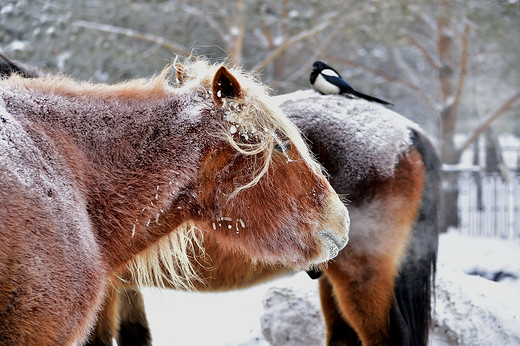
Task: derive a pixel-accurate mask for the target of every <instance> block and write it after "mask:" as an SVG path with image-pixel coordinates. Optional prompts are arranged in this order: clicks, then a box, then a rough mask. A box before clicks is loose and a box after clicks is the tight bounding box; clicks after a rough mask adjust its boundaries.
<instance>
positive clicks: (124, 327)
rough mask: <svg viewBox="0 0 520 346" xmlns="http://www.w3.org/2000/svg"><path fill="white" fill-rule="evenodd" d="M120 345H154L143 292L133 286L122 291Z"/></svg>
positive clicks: (118, 339)
mask: <svg viewBox="0 0 520 346" xmlns="http://www.w3.org/2000/svg"><path fill="white" fill-rule="evenodd" d="M119 299H120V308H119V314H120V318H121V324H120V326H119V336H118V338H117V341H118V345H136V346H137V345H142V346H147V345H152V336H151V333H150V327H149V326H148V320H147V319H146V312H145V309H144V299H143V295H142V294H141V292H140V291H139V290H138V289H136V288H133V287H128V288H125V289H124V291H122V292H121V293H120V298H119Z"/></svg>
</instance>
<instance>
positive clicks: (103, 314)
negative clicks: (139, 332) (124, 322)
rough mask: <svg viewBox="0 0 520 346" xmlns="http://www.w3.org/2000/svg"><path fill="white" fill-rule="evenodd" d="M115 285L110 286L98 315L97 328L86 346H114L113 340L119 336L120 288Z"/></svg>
mask: <svg viewBox="0 0 520 346" xmlns="http://www.w3.org/2000/svg"><path fill="white" fill-rule="evenodd" d="M114 285H115V283H113V284H112V286H110V291H109V292H108V293H107V295H106V296H105V301H104V302H103V308H102V310H100V311H99V313H98V318H97V321H96V326H95V328H94V330H93V331H92V333H91V335H90V338H89V339H88V340H87V341H86V343H85V346H94V345H95V346H112V345H113V341H112V340H113V338H114V337H115V336H116V335H118V330H119V309H120V295H119V292H118V290H119V289H120V287H117V286H114Z"/></svg>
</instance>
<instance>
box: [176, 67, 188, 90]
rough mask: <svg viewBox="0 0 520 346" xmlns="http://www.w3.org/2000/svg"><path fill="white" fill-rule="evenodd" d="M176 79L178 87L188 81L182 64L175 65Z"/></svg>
mask: <svg viewBox="0 0 520 346" xmlns="http://www.w3.org/2000/svg"><path fill="white" fill-rule="evenodd" d="M175 78H177V86H182V85H183V84H184V81H185V80H186V70H184V66H182V64H181V63H176V64H175Z"/></svg>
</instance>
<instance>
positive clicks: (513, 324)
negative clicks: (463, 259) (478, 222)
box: [434, 264, 520, 346]
mask: <svg viewBox="0 0 520 346" xmlns="http://www.w3.org/2000/svg"><path fill="white" fill-rule="evenodd" d="M435 297H436V301H435V315H434V334H435V336H436V339H438V340H444V341H445V342H447V343H449V344H451V345H472V346H478V345H482V346H484V345H520V294H519V292H515V291H513V290H512V289H511V288H510V287H508V286H506V285H504V284H500V283H497V282H493V281H490V280H487V279H484V278H482V277H478V276H472V275H466V274H464V273H461V272H457V271H455V270H454V269H452V268H450V267H448V266H446V265H445V264H444V265H441V266H440V267H439V270H438V275H437V285H436V292H435Z"/></svg>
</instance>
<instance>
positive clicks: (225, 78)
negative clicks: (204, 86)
mask: <svg viewBox="0 0 520 346" xmlns="http://www.w3.org/2000/svg"><path fill="white" fill-rule="evenodd" d="M211 89H212V92H213V101H215V103H216V104H217V106H222V104H223V101H222V99H223V98H229V99H233V98H239V97H242V89H241V87H240V84H239V83H238V81H237V79H236V78H235V76H233V75H232V74H231V72H229V70H228V69H227V68H226V67H225V66H221V67H220V68H219V69H218V70H217V72H216V73H215V76H213V81H212V83H211Z"/></svg>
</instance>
